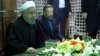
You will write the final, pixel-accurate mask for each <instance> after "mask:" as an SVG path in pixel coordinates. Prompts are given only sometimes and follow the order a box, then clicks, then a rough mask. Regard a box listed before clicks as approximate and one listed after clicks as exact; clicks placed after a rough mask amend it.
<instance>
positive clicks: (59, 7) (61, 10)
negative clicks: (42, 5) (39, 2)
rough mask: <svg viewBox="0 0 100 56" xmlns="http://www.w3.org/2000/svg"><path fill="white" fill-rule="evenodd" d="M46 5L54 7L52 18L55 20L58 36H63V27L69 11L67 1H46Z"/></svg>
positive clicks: (68, 2)
mask: <svg viewBox="0 0 100 56" xmlns="http://www.w3.org/2000/svg"><path fill="white" fill-rule="evenodd" d="M47 3H48V4H51V5H52V6H53V7H54V18H55V19H56V20H57V25H58V29H59V31H60V34H62V35H63V36H65V26H66V23H67V19H68V14H69V12H70V11H71V5H70V1H69V0H47Z"/></svg>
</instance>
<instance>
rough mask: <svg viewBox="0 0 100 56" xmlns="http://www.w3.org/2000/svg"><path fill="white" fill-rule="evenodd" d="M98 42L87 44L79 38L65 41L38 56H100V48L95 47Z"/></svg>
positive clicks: (93, 41) (92, 41)
mask: <svg viewBox="0 0 100 56" xmlns="http://www.w3.org/2000/svg"><path fill="white" fill-rule="evenodd" d="M98 41H99V40H98ZM96 42H97V40H91V41H88V42H85V41H84V40H80V39H79V37H78V38H77V39H71V40H65V41H63V42H57V45H56V46H55V47H51V48H48V49H44V50H43V51H42V52H41V53H39V55H38V56H100V46H99V45H95V46H94V44H95V43H96ZM98 43H100V41H99V42H98Z"/></svg>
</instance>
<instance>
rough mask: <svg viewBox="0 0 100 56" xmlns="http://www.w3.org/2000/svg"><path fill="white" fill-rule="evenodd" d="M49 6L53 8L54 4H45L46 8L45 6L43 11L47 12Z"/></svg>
mask: <svg viewBox="0 0 100 56" xmlns="http://www.w3.org/2000/svg"><path fill="white" fill-rule="evenodd" d="M47 8H53V6H52V5H50V4H47V5H46V6H44V8H43V12H45V11H46V9H47Z"/></svg>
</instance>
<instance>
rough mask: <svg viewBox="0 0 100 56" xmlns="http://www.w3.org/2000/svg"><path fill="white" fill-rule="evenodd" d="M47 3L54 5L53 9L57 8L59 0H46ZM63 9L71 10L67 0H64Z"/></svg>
mask: <svg viewBox="0 0 100 56" xmlns="http://www.w3.org/2000/svg"><path fill="white" fill-rule="evenodd" d="M47 3H48V4H51V5H52V6H54V9H55V10H58V9H59V0H47ZM65 10H66V12H69V11H71V5H70V1H69V0H65Z"/></svg>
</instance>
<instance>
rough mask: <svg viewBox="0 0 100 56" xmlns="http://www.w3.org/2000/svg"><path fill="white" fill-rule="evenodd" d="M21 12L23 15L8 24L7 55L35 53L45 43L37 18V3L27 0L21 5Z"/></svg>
mask: <svg viewBox="0 0 100 56" xmlns="http://www.w3.org/2000/svg"><path fill="white" fill-rule="evenodd" d="M20 12H21V13H22V15H21V16H20V17H19V18H18V19H17V20H15V21H13V22H11V23H10V24H9V25H8V28H7V31H6V51H5V54H6V55H5V56H12V55H16V54H20V53H24V52H28V53H35V52H36V49H37V48H40V47H43V46H44V45H45V40H44V38H43V35H42V33H41V30H40V29H39V27H38V25H37V24H36V20H35V18H36V13H35V12H36V7H35V3H34V2H33V1H27V2H26V3H24V4H23V5H22V6H21V7H20ZM40 37H41V38H40Z"/></svg>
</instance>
